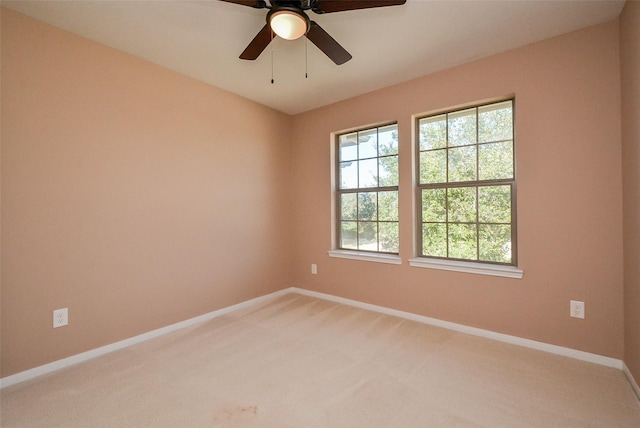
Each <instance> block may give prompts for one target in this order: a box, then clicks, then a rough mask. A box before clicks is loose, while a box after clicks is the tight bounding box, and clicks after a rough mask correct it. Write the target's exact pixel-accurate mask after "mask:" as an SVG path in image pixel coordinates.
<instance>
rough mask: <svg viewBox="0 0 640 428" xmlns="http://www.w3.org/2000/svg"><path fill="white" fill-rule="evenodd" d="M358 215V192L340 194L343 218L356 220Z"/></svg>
mask: <svg viewBox="0 0 640 428" xmlns="http://www.w3.org/2000/svg"><path fill="white" fill-rule="evenodd" d="M357 216H358V195H357V194H356V193H344V194H342V195H340V217H341V220H356V219H357Z"/></svg>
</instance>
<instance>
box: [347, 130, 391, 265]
mask: <svg viewBox="0 0 640 428" xmlns="http://www.w3.org/2000/svg"><path fill="white" fill-rule="evenodd" d="M336 140H337V141H336V145H337V146H336V162H337V165H336V174H337V177H336V183H337V186H336V187H337V189H336V198H337V200H336V207H337V213H336V219H337V223H338V224H337V227H336V230H337V234H338V236H337V240H336V242H337V247H338V249H340V250H356V251H368V252H375V253H388V254H397V253H398V248H399V247H398V126H397V124H390V125H385V126H380V127H372V128H367V129H362V130H359V131H354V132H349V133H345V134H340V135H338V136H337V138H336Z"/></svg>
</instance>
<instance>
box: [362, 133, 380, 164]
mask: <svg viewBox="0 0 640 428" xmlns="http://www.w3.org/2000/svg"><path fill="white" fill-rule="evenodd" d="M358 141H359V144H358V146H359V147H358V159H366V158H375V157H377V156H378V130H377V129H376V128H374V129H368V130H366V131H362V132H358Z"/></svg>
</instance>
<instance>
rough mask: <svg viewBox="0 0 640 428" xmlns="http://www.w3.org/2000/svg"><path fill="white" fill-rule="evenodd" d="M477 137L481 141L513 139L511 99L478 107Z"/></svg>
mask: <svg viewBox="0 0 640 428" xmlns="http://www.w3.org/2000/svg"><path fill="white" fill-rule="evenodd" d="M478 139H479V140H480V142H481V143H484V142H489V141H501V140H511V139H513V112H512V103H511V101H505V102H503V103H497V104H491V105H488V106H483V107H479V108H478Z"/></svg>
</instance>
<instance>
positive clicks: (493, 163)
mask: <svg viewBox="0 0 640 428" xmlns="http://www.w3.org/2000/svg"><path fill="white" fill-rule="evenodd" d="M479 149H480V153H479V160H478V161H479V163H480V180H495V179H500V178H512V177H513V141H505V142H502V143H492V144H482V145H481V146H479Z"/></svg>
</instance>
